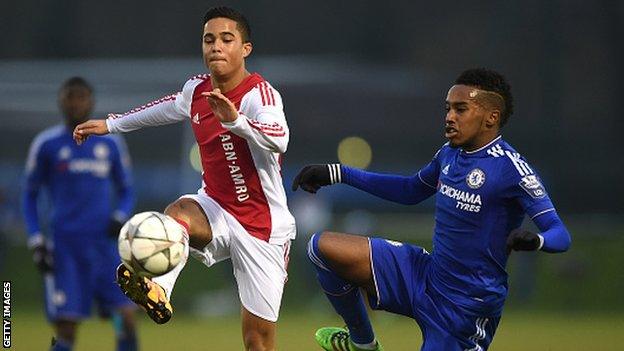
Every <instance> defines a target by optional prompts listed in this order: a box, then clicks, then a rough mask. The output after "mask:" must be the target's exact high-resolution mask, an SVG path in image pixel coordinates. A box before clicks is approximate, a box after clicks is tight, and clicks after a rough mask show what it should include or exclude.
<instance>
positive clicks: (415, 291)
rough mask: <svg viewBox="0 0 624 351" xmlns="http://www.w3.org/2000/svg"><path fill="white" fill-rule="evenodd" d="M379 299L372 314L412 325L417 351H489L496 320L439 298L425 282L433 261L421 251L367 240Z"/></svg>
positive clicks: (371, 297) (498, 317)
mask: <svg viewBox="0 0 624 351" xmlns="http://www.w3.org/2000/svg"><path fill="white" fill-rule="evenodd" d="M370 244H371V245H370V247H371V264H372V271H373V280H374V282H375V288H376V290H377V296H376V297H375V296H369V301H370V305H371V307H372V308H373V309H379V310H385V311H388V312H392V313H397V314H401V315H404V316H408V317H411V318H413V319H415V320H416V322H417V323H418V325H419V326H420V329H421V331H422V336H423V345H422V348H421V350H423V351H433V350H445V351H451V350H460V351H466V350H474V351H478V350H487V348H488V346H489V345H490V343H491V342H492V338H493V337H494V332H495V331H496V327H497V326H498V323H499V321H500V316H478V315H473V314H470V313H468V312H467V311H465V310H462V309H460V308H459V307H458V306H457V305H456V304H454V303H453V301H450V300H449V299H448V298H446V297H444V296H442V295H441V294H440V293H438V291H437V290H436V289H434V288H433V286H432V283H431V281H430V280H429V279H428V276H429V275H428V271H429V268H430V265H431V256H430V255H429V253H428V252H427V251H426V250H425V249H423V248H422V247H419V246H415V245H409V244H403V243H399V242H396V241H391V240H384V239H380V238H371V239H370Z"/></svg>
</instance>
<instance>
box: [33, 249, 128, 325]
mask: <svg viewBox="0 0 624 351" xmlns="http://www.w3.org/2000/svg"><path fill="white" fill-rule="evenodd" d="M120 262H121V261H120V258H119V253H118V252H117V243H116V241H114V240H112V239H102V240H100V241H97V242H96V241H90V242H86V241H84V240H71V241H68V240H64V241H59V240H57V241H55V242H54V272H52V273H48V274H45V275H44V288H45V307H46V315H47V317H48V319H49V320H50V321H52V322H54V321H57V320H61V319H62V320H72V321H79V320H82V319H84V318H86V317H89V316H90V315H91V305H92V303H93V301H94V300H95V301H97V306H98V310H99V311H100V314H101V315H103V316H107V315H110V313H111V312H112V311H114V310H115V309H118V308H120V307H123V306H133V305H134V304H133V303H132V301H130V300H129V299H128V298H126V297H125V295H124V294H123V293H122V292H121V290H120V289H119V287H118V286H117V284H116V283H115V271H116V268H117V266H118V265H119V263H120Z"/></svg>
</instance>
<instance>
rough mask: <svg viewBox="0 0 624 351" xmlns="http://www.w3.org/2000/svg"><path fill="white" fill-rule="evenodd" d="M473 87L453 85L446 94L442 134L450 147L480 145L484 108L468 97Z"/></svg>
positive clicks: (484, 115)
mask: <svg viewBox="0 0 624 351" xmlns="http://www.w3.org/2000/svg"><path fill="white" fill-rule="evenodd" d="M474 89H475V88H474V87H471V86H467V85H454V86H452V87H451V89H450V90H449V91H448V94H447V96H446V119H445V122H446V123H445V130H444V131H445V133H444V136H445V137H446V138H447V139H448V140H449V143H450V145H451V146H452V147H461V148H463V149H465V150H473V149H476V148H478V147H480V146H482V145H480V144H481V141H482V139H483V136H484V133H485V132H486V131H487V130H488V129H489V128H487V126H486V123H485V119H486V114H487V113H486V112H487V111H486V110H485V109H484V108H483V106H481V105H479V104H477V103H476V102H475V100H474V99H472V98H471V97H470V93H471V92H473V91H474Z"/></svg>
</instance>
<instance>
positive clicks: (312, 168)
mask: <svg viewBox="0 0 624 351" xmlns="http://www.w3.org/2000/svg"><path fill="white" fill-rule="evenodd" d="M335 183H340V165H339V164H325V165H308V166H305V167H303V168H302V169H301V171H299V174H297V176H296V177H295V179H294V180H293V183H292V190H293V191H297V188H299V187H301V189H303V190H305V191H307V192H309V193H312V194H316V192H317V191H318V190H319V189H320V188H321V187H322V186H325V185H331V184H335Z"/></svg>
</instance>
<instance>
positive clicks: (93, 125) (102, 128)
mask: <svg viewBox="0 0 624 351" xmlns="http://www.w3.org/2000/svg"><path fill="white" fill-rule="evenodd" d="M108 133H109V132H108V127H107V126H106V120H103V119H91V120H88V121H86V122H84V123H81V124H79V125H77V126H76V128H74V134H73V137H74V140H75V141H76V144H78V145H80V144H82V143H84V142H85V140H87V138H88V137H89V135H104V134H108Z"/></svg>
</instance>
